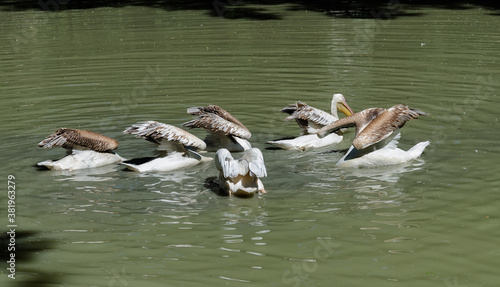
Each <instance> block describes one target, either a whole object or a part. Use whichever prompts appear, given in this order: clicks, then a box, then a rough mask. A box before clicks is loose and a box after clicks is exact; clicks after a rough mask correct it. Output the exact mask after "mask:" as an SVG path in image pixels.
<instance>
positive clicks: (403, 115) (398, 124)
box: [352, 105, 427, 149]
mask: <svg viewBox="0 0 500 287" xmlns="http://www.w3.org/2000/svg"><path fill="white" fill-rule="evenodd" d="M425 115H427V114H426V113H424V112H422V111H420V110H417V109H410V108H408V107H407V106H405V105H395V106H393V107H391V108H389V109H387V110H385V111H383V112H382V113H380V114H379V115H377V117H376V118H374V119H373V120H372V121H371V122H370V123H369V124H368V125H366V127H365V128H364V129H363V130H362V131H361V132H359V133H358V135H357V136H356V138H355V139H354V141H353V143H352V144H353V146H354V147H355V148H357V149H364V148H366V147H368V146H371V145H373V144H376V143H378V142H380V141H382V140H384V139H385V138H387V137H389V136H390V135H391V134H392V133H393V132H394V131H395V130H397V129H400V128H402V127H403V126H404V124H405V123H406V122H407V121H409V120H411V119H416V118H418V117H419V116H425Z"/></svg>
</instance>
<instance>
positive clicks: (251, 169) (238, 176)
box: [215, 148, 267, 197]
mask: <svg viewBox="0 0 500 287" xmlns="http://www.w3.org/2000/svg"><path fill="white" fill-rule="evenodd" d="M215 167H216V168H217V169H218V170H219V177H218V179H217V185H218V188H219V191H222V193H224V194H227V195H236V196H241V197H250V196H253V195H254V194H255V193H258V192H260V193H266V191H265V189H264V184H263V183H262V181H261V180H260V178H261V177H266V176H267V171H266V166H265V165H264V157H263V156H262V152H261V151H260V150H259V149H257V148H251V149H249V150H247V151H245V152H244V153H243V155H242V156H241V158H240V159H234V158H233V157H232V155H231V152H230V151H229V150H227V149H225V148H222V149H219V150H218V151H217V153H216V154H215Z"/></svg>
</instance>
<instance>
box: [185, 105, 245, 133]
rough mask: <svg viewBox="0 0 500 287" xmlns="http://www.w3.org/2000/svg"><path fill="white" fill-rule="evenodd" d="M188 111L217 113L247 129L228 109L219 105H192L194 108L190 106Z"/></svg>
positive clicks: (193, 113)
mask: <svg viewBox="0 0 500 287" xmlns="http://www.w3.org/2000/svg"><path fill="white" fill-rule="evenodd" d="M187 112H188V114H192V115H195V116H200V115H203V114H215V115H218V116H219V117H221V118H223V119H225V120H227V121H229V122H232V123H234V124H237V125H239V126H241V127H243V128H245V129H247V128H246V127H245V125H243V124H242V123H241V122H240V121H239V120H238V119H237V118H235V117H234V116H233V115H232V114H230V113H229V112H228V111H226V110H224V109H223V108H221V107H219V106H217V105H208V106H205V107H192V108H188V109H187ZM247 130H248V129H247Z"/></svg>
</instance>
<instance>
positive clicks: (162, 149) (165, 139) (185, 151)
mask: <svg viewBox="0 0 500 287" xmlns="http://www.w3.org/2000/svg"><path fill="white" fill-rule="evenodd" d="M123 133H125V134H133V135H135V136H136V137H141V138H144V139H146V140H147V141H150V142H153V143H155V144H157V151H158V154H159V156H158V157H155V158H139V159H132V160H129V161H125V162H122V164H123V165H125V166H126V167H127V168H128V169H129V170H132V171H136V172H166V171H172V170H176V169H182V168H187V167H190V166H194V165H197V164H200V163H202V162H206V161H210V160H211V158H208V157H204V156H202V155H201V154H199V153H198V152H197V151H200V150H203V149H205V148H206V145H205V143H204V142H203V141H202V140H201V139H199V138H198V137H196V136H194V135H193V134H191V133H189V132H187V131H185V130H183V129H180V128H178V127H175V126H172V125H168V124H164V123H160V122H156V121H146V122H141V123H138V124H135V125H132V126H131V127H129V128H127V129H125V131H123Z"/></svg>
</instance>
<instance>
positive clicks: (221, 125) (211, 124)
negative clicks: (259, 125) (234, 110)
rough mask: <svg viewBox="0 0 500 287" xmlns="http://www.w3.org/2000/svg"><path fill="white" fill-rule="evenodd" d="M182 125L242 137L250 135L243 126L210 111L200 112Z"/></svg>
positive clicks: (246, 137)
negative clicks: (196, 116)
mask: <svg viewBox="0 0 500 287" xmlns="http://www.w3.org/2000/svg"><path fill="white" fill-rule="evenodd" d="M183 125H184V126H186V127H190V128H203V129H206V130H209V131H211V132H215V133H223V134H225V135H233V136H237V137H240V138H243V139H249V138H250V137H251V136H252V134H251V133H250V131H249V130H248V129H247V128H246V127H245V126H241V125H239V124H236V123H234V122H231V121H228V120H226V119H224V118H222V117H221V116H218V115H216V114H210V113H205V114H200V115H199V116H198V118H197V119H194V120H191V121H189V122H186V123H184V124H183Z"/></svg>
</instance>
